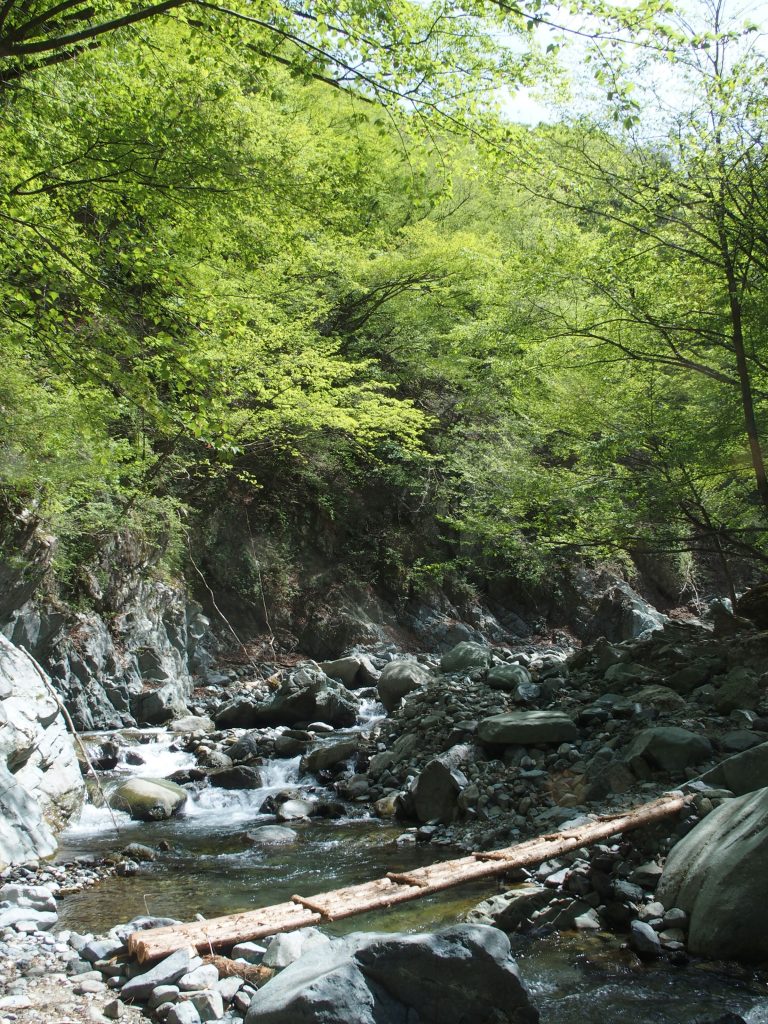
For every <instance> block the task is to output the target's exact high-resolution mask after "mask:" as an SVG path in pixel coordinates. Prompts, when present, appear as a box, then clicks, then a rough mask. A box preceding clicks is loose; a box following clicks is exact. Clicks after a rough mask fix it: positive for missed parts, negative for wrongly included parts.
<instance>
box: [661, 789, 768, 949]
mask: <svg viewBox="0 0 768 1024" xmlns="http://www.w3.org/2000/svg"><path fill="white" fill-rule="evenodd" d="M766 891H768V789H761V790H758V791H757V792H755V793H747V794H745V795H744V796H741V797H736V798H735V799H734V800H726V801H725V802H724V803H722V804H720V806H719V807H717V808H716V809H715V810H714V811H712V812H711V813H710V814H708V815H707V817H706V818H704V819H703V820H702V821H701V822H699V824H698V825H697V826H696V827H695V828H694V829H692V831H690V832H689V833H688V835H687V836H685V838H683V839H681V841H680V842H679V843H678V844H677V845H676V846H675V847H673V849H672V852H671V853H670V855H669V859H668V860H667V863H666V866H665V868H664V872H663V874H662V876H661V881H660V883H659V887H658V889H657V893H656V895H657V899H659V900H660V901H661V902H662V903H663V904H664V906H665V907H667V908H668V909H669V908H670V907H680V908H681V909H682V910H684V911H686V913H687V914H688V916H689V919H690V924H689V932H688V948H689V949H690V951H691V952H692V953H694V954H696V955H697V956H708V957H714V958H718V959H735V960H746V961H750V962H764V961H765V960H766V959H768V929H766V927H765V894H766Z"/></svg>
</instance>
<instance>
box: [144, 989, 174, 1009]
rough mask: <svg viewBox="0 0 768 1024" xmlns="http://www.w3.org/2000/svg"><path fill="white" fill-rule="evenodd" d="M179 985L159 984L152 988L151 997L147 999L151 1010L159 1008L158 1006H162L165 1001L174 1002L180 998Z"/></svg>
mask: <svg viewBox="0 0 768 1024" xmlns="http://www.w3.org/2000/svg"><path fill="white" fill-rule="evenodd" d="M178 996H179V986H178V985H158V986H157V987H156V988H153V989H152V992H151V993H150V996H149V999H148V1000H147V1006H148V1007H149V1009H150V1010H155V1009H157V1007H158V1006H162V1004H163V1003H173V1002H175V1001H176V1000H177V999H178Z"/></svg>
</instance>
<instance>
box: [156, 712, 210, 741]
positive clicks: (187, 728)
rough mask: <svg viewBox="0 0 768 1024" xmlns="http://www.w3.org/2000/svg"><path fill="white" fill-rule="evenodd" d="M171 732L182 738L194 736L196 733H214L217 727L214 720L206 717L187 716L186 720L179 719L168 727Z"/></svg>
mask: <svg viewBox="0 0 768 1024" xmlns="http://www.w3.org/2000/svg"><path fill="white" fill-rule="evenodd" d="M168 728H169V729H170V730H171V732H175V733H177V734H179V735H181V736H184V735H192V734H193V733H196V732H213V730H214V729H215V728H216V726H215V725H214V724H213V720H212V719H210V718H208V717H207V716H205V715H187V716H186V717H185V718H177V719H176V721H174V722H171V724H170V725H169V726H168Z"/></svg>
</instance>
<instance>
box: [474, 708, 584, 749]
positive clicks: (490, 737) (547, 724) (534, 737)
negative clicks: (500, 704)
mask: <svg viewBox="0 0 768 1024" xmlns="http://www.w3.org/2000/svg"><path fill="white" fill-rule="evenodd" d="M477 735H478V738H479V739H480V740H481V741H482V742H483V743H488V744H490V745H493V746H513V745H516V746H521V747H527V746H531V747H533V746H536V745H537V744H539V743H568V742H570V741H571V740H575V739H578V735H579V730H578V729H577V728H576V725H575V723H574V722H573V720H572V719H570V718H569V717H568V715H566V714H564V713H563V712H562V711H510V712H508V713H507V714H503V715H492V716H491V717H490V718H484V719H483V720H482V722H480V724H479V725H478V727H477Z"/></svg>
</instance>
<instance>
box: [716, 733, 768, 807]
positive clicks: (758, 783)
mask: <svg viewBox="0 0 768 1024" xmlns="http://www.w3.org/2000/svg"><path fill="white" fill-rule="evenodd" d="M700 778H701V781H702V782H706V783H708V784H709V785H711V786H722V787H723V788H724V789H730V791H731V792H732V793H735V794H736V796H743V795H744V793H752V792H754V791H755V790H756V789H763V787H765V786H768V743H760V744H759V745H758V746H756V747H752V748H751V750H745V751H744V752H743V753H741V754H734V755H733V757H728V758H726V759H725V761H721V762H720V764H718V765H717V766H716V767H714V768H710V770H709V771H708V772H704V774H703V775H702V776H701V777H700Z"/></svg>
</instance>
